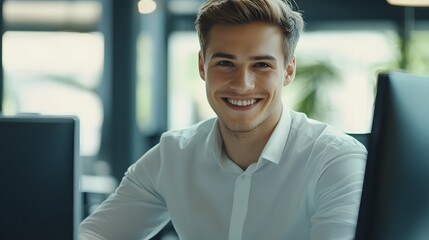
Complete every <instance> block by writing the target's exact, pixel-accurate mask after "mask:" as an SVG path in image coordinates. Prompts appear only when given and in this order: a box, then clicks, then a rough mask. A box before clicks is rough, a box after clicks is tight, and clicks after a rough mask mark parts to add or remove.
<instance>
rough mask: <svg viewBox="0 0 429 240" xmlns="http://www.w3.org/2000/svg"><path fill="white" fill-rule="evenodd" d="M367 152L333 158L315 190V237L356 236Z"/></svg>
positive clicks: (313, 237) (319, 238)
mask: <svg viewBox="0 0 429 240" xmlns="http://www.w3.org/2000/svg"><path fill="white" fill-rule="evenodd" d="M365 163H366V151H365V150H364V148H363V147H362V150H361V151H355V153H352V154H345V155H342V156H339V157H337V158H335V159H333V160H332V161H330V162H329V163H328V164H327V165H326V166H325V167H324V171H323V172H322V174H321V175H320V178H319V179H318V182H317V184H316V189H315V198H314V215H313V216H312V217H311V224H312V228H311V239H312V240H316V239H317V240H322V239H323V240H325V239H326V240H327V239H329V240H336V239H338V240H345V239H354V236H355V230H356V224H357V217H358V213H359V206H360V199H361V193H362V185H363V178H364V172H365Z"/></svg>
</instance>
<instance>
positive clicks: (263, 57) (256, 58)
mask: <svg viewBox="0 0 429 240" xmlns="http://www.w3.org/2000/svg"><path fill="white" fill-rule="evenodd" d="M211 58H212V59H213V58H227V59H233V60H234V59H237V57H236V56H234V55H232V54H226V53H215V54H213V55H212V57H211ZM249 59H250V60H253V61H260V60H269V61H276V60H277V59H276V58H275V57H274V56H271V55H261V56H252V57H250V58H249Z"/></svg>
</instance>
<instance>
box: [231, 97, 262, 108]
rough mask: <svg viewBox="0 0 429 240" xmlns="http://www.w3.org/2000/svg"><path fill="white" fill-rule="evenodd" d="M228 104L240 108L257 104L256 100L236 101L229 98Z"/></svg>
mask: <svg viewBox="0 0 429 240" xmlns="http://www.w3.org/2000/svg"><path fill="white" fill-rule="evenodd" d="M228 102H229V103H231V104H232V105H235V106H239V107H246V106H249V105H252V104H254V103H255V102H256V99H251V100H236V99H230V98H228Z"/></svg>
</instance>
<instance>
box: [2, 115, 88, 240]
mask: <svg viewBox="0 0 429 240" xmlns="http://www.w3.org/2000/svg"><path fill="white" fill-rule="evenodd" d="M78 129H79V125H78V120H77V119H76V118H73V117H42V116H35V117H32V116H31V117H30V116H25V117H1V116H0V184H1V197H0V218H1V221H0V229H1V230H0V239H14V240H24V239H25V240H28V239H44V240H51V239H52V240H54V239H55V240H58V239H62V240H77V226H78V224H79V222H80V220H81V210H80V209H81V203H80V201H81V200H80V199H81V197H80V191H79V188H78V182H79V180H78V178H79V171H78V170H79V168H78V157H79V152H78V139H79V134H78Z"/></svg>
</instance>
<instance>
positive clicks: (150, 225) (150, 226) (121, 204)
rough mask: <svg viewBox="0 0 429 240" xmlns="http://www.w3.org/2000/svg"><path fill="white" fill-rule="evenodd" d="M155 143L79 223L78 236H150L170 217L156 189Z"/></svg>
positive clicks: (102, 239) (103, 239)
mask: <svg viewBox="0 0 429 240" xmlns="http://www.w3.org/2000/svg"><path fill="white" fill-rule="evenodd" d="M159 172H160V153H159V146H155V147H154V148H153V149H151V150H150V151H149V152H147V153H146V154H145V155H144V156H143V157H142V158H141V159H140V160H138V161H137V162H136V163H135V164H133V165H132V166H131V167H130V168H129V169H128V171H127V172H126V173H125V176H124V178H123V179H122V182H121V183H120V185H119V187H118V188H117V189H116V190H115V192H114V193H113V194H112V195H111V196H109V198H108V199H107V200H105V201H104V202H103V203H102V204H101V205H100V206H99V207H98V209H97V210H96V211H95V212H94V213H93V214H91V215H90V216H88V217H87V218H86V219H85V220H84V221H83V222H82V223H81V224H80V227H79V239H81V240H107V239H108V240H134V239H136V240H137V239H139V240H140V239H146V238H150V237H152V236H153V235H155V234H156V233H157V232H159V231H160V230H161V229H162V227H163V226H164V225H166V224H167V223H168V221H169V220H170V218H169V216H168V213H167V208H166V204H165V202H164V200H163V198H162V197H161V195H160V194H159V193H158V191H157V179H158V175H159V174H160V173H159Z"/></svg>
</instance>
